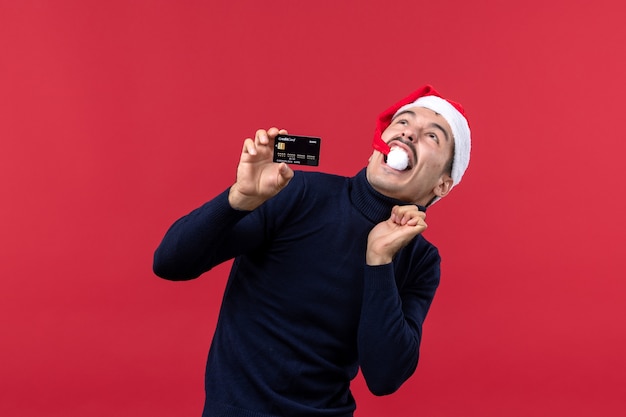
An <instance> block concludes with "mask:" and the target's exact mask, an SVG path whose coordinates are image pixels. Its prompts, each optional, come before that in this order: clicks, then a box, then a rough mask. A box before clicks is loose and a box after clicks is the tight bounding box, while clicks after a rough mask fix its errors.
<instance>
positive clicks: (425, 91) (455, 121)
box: [373, 85, 472, 187]
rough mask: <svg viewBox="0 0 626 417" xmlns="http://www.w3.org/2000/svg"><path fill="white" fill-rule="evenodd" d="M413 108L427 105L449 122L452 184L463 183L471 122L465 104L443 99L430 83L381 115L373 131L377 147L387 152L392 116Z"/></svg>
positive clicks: (469, 144) (469, 146)
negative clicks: (385, 135)
mask: <svg viewBox="0 0 626 417" xmlns="http://www.w3.org/2000/svg"><path fill="white" fill-rule="evenodd" d="M411 107H424V108H427V109H430V110H432V111H434V112H437V113H439V114H441V115H442V116H443V117H444V119H445V120H446V121H447V122H448V124H449V125H450V129H451V130H452V136H453V137H454V157H453V161H452V174H451V176H452V181H453V184H452V187H454V186H455V185H457V184H458V183H460V182H461V178H463V174H464V173H465V170H466V169H467V167H468V165H469V160H470V151H471V149H472V139H471V131H470V127H469V123H468V121H467V118H466V116H465V110H464V109H463V106H461V105H460V104H459V103H456V102H454V101H451V100H447V99H444V98H443V97H441V95H440V94H439V93H438V92H437V91H436V90H435V89H434V88H433V87H432V86H430V85H426V86H424V87H422V88H420V89H418V90H417V91H415V92H413V93H412V94H410V95H409V96H407V97H405V98H404V99H402V100H400V101H399V102H397V103H396V104H394V105H393V106H391V107H390V108H388V109H387V110H385V111H384V112H382V113H381V114H380V116H379V117H378V122H377V125H376V132H375V134H374V141H373V146H374V149H376V150H378V151H380V152H382V153H384V154H385V155H387V154H388V153H389V146H388V145H387V144H386V143H385V142H384V141H383V140H382V133H383V131H384V130H385V129H387V127H389V125H390V124H391V121H392V120H393V118H394V117H395V116H396V115H397V114H398V113H400V112H402V111H404V110H407V109H409V108H411Z"/></svg>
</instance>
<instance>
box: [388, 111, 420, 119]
mask: <svg viewBox="0 0 626 417" xmlns="http://www.w3.org/2000/svg"><path fill="white" fill-rule="evenodd" d="M406 113H408V114H410V115H412V116H413V117H415V116H417V115H416V114H415V112H414V111H411V110H403V111H401V112H400V113H398V114H396V115H395V116H393V119H392V120H396V119H397V118H398V117H400V116H402V115H403V114H406Z"/></svg>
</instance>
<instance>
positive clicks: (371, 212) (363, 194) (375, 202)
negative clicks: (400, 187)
mask: <svg viewBox="0 0 626 417" xmlns="http://www.w3.org/2000/svg"><path fill="white" fill-rule="evenodd" d="M350 180H351V181H350V185H351V187H350V200H351V201H352V204H353V205H354V207H356V209H357V210H358V211H359V212H360V213H361V214H363V216H365V217H366V218H367V219H368V220H370V221H371V222H373V223H380V222H382V221H384V220H387V219H388V218H389V216H390V215H391V209H392V208H393V206H403V205H407V204H408V203H406V202H404V201H400V200H396V199H395V198H391V197H387V196H386V195H383V194H381V193H379V192H378V191H376V190H375V189H374V188H373V187H372V186H371V185H370V183H369V181H367V175H366V168H363V169H362V170H361V171H359V173H358V174H356V175H355V176H354V177H352V178H351V179H350ZM418 207H419V209H420V210H421V211H426V208H425V207H423V206H419V205H418Z"/></svg>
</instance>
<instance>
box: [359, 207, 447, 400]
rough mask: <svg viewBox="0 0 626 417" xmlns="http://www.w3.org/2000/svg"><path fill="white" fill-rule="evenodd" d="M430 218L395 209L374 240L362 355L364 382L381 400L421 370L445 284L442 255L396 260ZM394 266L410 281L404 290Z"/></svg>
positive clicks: (364, 309)
mask: <svg viewBox="0 0 626 417" xmlns="http://www.w3.org/2000/svg"><path fill="white" fill-rule="evenodd" d="M424 217H425V214H424V213H422V212H419V211H418V210H417V207H415V206H402V207H394V209H393V211H392V215H391V216H390V218H389V219H388V220H387V221H385V222H382V223H380V224H378V225H377V226H376V227H374V229H372V231H371V232H370V235H369V239H368V249H367V257H366V260H367V264H368V265H367V266H366V268H365V274H364V280H365V281H364V293H363V305H362V310H361V319H360V323H359V335H358V349H359V362H360V366H361V370H362V372H363V376H364V377H365V380H366V382H367V385H368V387H369V389H370V391H372V393H374V394H375V395H386V394H391V393H392V392H394V391H396V390H397V389H398V388H399V387H400V385H401V384H402V383H403V382H404V381H406V379H407V378H408V377H409V376H411V375H412V374H413V372H414V371H415V368H416V366H417V361H418V356H419V345H420V340H421V333H422V323H423V321H424V319H425V317H426V313H427V312H428V309H429V307H430V304H431V302H432V299H433V297H434V294H435V290H436V288H437V286H438V284H439V254H438V252H437V250H436V249H435V248H434V247H432V246H428V248H429V249H428V251H427V252H426V253H411V254H409V255H408V256H403V258H402V259H395V260H394V256H395V255H396V254H397V252H398V251H399V250H400V249H402V248H403V247H404V246H406V244H408V242H409V241H410V240H412V239H413V238H415V236H416V235H417V234H419V233H421V232H422V231H423V230H425V229H426V223H425V222H424ZM405 252H406V251H405ZM403 255H406V254H405V253H403ZM392 260H393V262H394V263H398V264H399V265H398V266H399V268H398V269H399V270H402V272H403V273H405V274H406V275H407V277H408V279H407V282H406V283H405V285H403V286H402V290H399V289H398V285H397V283H396V279H395V278H396V277H395V274H394V269H395V268H394V263H392Z"/></svg>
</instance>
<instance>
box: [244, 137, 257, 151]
mask: <svg viewBox="0 0 626 417" xmlns="http://www.w3.org/2000/svg"><path fill="white" fill-rule="evenodd" d="M243 153H247V154H250V155H256V145H255V143H254V141H253V140H252V139H250V138H248V139H246V140H244V141H243Z"/></svg>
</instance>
